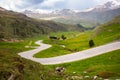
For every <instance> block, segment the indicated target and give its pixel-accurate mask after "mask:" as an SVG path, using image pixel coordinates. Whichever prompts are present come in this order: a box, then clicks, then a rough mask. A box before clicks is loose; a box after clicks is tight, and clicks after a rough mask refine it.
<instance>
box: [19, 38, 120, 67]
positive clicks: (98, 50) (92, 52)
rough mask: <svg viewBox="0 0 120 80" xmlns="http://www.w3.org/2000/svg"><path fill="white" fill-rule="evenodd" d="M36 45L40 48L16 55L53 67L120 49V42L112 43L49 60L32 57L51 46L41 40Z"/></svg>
mask: <svg viewBox="0 0 120 80" xmlns="http://www.w3.org/2000/svg"><path fill="white" fill-rule="evenodd" d="M36 44H38V45H40V46H39V47H37V48H36V49H33V50H29V51H25V52H21V53H18V55H20V56H21V57H23V58H26V59H30V60H32V61H35V62H38V63H41V64H43V65H53V64H61V63H67V62H73V61H78V60H82V59H87V58H90V57H93V56H97V55H100V54H104V53H106V52H111V51H114V50H118V49H120V42H113V43H109V44H106V45H102V46H98V47H95V48H91V49H88V50H84V51H80V52H76V53H71V54H67V55H62V56H57V57H51V58H34V57H33V55H34V54H36V53H38V52H40V51H42V50H45V49H48V48H50V47H51V45H49V44H44V43H42V40H40V41H37V42H36ZM50 54H52V53H50Z"/></svg>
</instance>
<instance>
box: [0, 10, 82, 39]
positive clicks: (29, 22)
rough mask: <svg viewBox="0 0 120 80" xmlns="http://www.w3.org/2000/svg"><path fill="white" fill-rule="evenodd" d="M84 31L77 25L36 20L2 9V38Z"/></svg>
mask: <svg viewBox="0 0 120 80" xmlns="http://www.w3.org/2000/svg"><path fill="white" fill-rule="evenodd" d="M74 30H75V31H76V30H77V31H83V29H81V28H80V27H79V26H77V25H66V24H61V23H55V22H52V21H43V20H35V19H32V18H29V17H27V16H26V15H23V14H21V13H17V12H13V11H8V10H5V9H3V8H0V38H17V37H18V38H23V37H24V38H25V37H32V36H38V35H42V34H49V33H50V32H57V31H74Z"/></svg>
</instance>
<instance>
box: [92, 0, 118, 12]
mask: <svg viewBox="0 0 120 80" xmlns="http://www.w3.org/2000/svg"><path fill="white" fill-rule="evenodd" d="M117 8H120V0H112V1H109V2H106V3H104V4H101V5H97V6H95V7H94V8H90V9H91V10H90V11H98V12H99V11H107V10H113V9H117Z"/></svg>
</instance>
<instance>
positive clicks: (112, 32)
mask: <svg viewBox="0 0 120 80" xmlns="http://www.w3.org/2000/svg"><path fill="white" fill-rule="evenodd" d="M94 31H95V33H94V38H95V40H96V41H97V42H101V43H103V42H104V43H105V42H106V43H107V42H111V41H114V40H118V39H120V16H117V17H115V18H114V19H112V20H111V21H109V22H108V23H106V24H104V25H102V26H99V27H98V28H96V29H95V30H94ZM99 39H102V40H101V41H100V40H99Z"/></svg>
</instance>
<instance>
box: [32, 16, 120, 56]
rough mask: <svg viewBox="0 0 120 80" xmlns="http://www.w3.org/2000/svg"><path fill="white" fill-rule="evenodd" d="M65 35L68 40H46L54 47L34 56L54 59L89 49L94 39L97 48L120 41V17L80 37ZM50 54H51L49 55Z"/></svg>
mask: <svg viewBox="0 0 120 80" xmlns="http://www.w3.org/2000/svg"><path fill="white" fill-rule="evenodd" d="M58 34H59V33H58ZM58 34H54V36H59V35H58ZM63 34H64V33H63ZM60 35H62V34H60ZM64 35H65V36H66V37H67V38H68V39H66V40H45V41H44V42H45V43H49V44H52V45H53V47H51V48H49V49H47V50H44V51H42V52H40V53H38V54H35V55H34V56H35V57H54V56H59V55H64V54H69V53H73V52H76V51H81V50H85V49H88V48H89V44H88V42H89V40H90V39H93V41H94V43H95V46H99V45H103V44H106V43H109V42H112V41H115V40H119V39H120V16H118V17H116V18H115V19H113V20H111V21H110V22H108V23H106V24H104V25H101V26H99V27H98V28H96V29H95V30H94V31H88V32H84V33H80V34H79V35H78V36H76V35H74V34H69V36H68V35H66V34H64ZM69 37H71V38H69ZM72 37H73V38H72ZM61 45H65V46H66V47H65V48H63V47H62V46H61ZM54 50H56V51H57V53H56V52H54ZM49 52H50V53H51V54H49Z"/></svg>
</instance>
